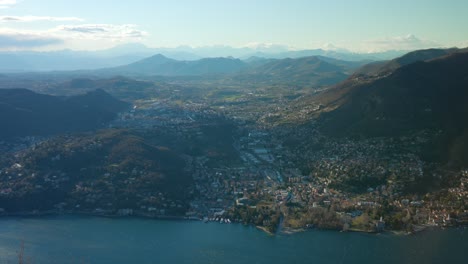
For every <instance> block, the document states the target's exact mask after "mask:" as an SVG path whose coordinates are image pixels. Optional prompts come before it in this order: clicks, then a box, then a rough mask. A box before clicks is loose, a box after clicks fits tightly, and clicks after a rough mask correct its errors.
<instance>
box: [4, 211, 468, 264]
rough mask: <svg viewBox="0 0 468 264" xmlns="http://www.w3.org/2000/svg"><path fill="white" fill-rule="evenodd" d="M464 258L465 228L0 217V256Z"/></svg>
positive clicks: (10, 259) (111, 259)
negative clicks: (306, 227)
mask: <svg viewBox="0 0 468 264" xmlns="http://www.w3.org/2000/svg"><path fill="white" fill-rule="evenodd" d="M21 241H24V244H25V255H26V256H27V257H29V258H31V260H32V263H268V264H272V263H468V262H467V261H468V229H463V228H458V229H448V230H433V231H427V232H423V233H420V234H417V235H411V236H395V235H390V234H381V235H369V234H360V233H340V232H332V231H308V232H304V233H298V234H294V235H277V236H271V235H268V234H266V233H264V232H262V231H259V230H257V229H256V228H254V227H249V226H243V225H240V224H218V223H207V224H205V223H203V222H189V221H161V220H150V219H137V218H127V219H108V218H98V217H79V216H58V217H41V218H0V263H17V262H15V260H16V252H17V251H18V250H19V248H20V243H21Z"/></svg>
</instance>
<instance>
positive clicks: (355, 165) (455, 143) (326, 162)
mask: <svg viewBox="0 0 468 264" xmlns="http://www.w3.org/2000/svg"><path fill="white" fill-rule="evenodd" d="M33 2H34V1H26V0H25V1H1V0H0V13H2V14H1V15H0V124H2V128H1V129H0V153H1V154H0V217H1V218H0V221H2V220H4V219H8V220H5V221H10V220H11V219H26V218H27V217H33V218H32V219H36V218H35V217H39V218H37V219H40V220H38V221H49V220H48V218H43V217H45V216H47V217H58V216H59V215H60V217H63V215H65V218H57V219H58V221H59V223H60V224H63V223H62V222H67V221H71V222H73V221H75V220H70V219H68V218H67V217H76V216H80V217H90V216H92V217H109V218H112V219H111V220H109V221H110V222H112V221H124V220H119V219H120V218H124V217H138V218H145V219H146V218H149V219H152V220H154V221H158V220H161V219H164V220H193V221H201V222H205V223H207V224H211V225H215V224H216V225H219V224H220V223H221V224H226V225H228V224H244V225H246V226H252V227H256V228H257V229H259V230H262V232H265V233H267V234H270V235H275V236H279V237H280V238H279V239H285V238H284V237H283V236H285V235H289V234H293V233H296V232H302V231H310V232H314V231H317V230H334V231H344V232H362V233H367V234H375V233H379V234H380V233H383V234H384V236H386V235H387V234H415V233H419V232H421V231H424V230H433V229H439V228H440V229H445V228H450V229H451V230H452V229H453V230H465V229H464V228H465V227H466V226H467V224H468V203H467V201H468V169H467V168H468V151H467V150H468V148H467V147H468V126H467V123H466V118H467V116H468V107H467V104H466V102H467V101H468V90H467V89H468V48H466V46H467V44H468V43H467V42H466V41H465V39H466V37H467V36H466V35H463V32H461V30H460V28H459V27H458V24H459V23H460V22H459V21H458V20H456V18H459V19H462V20H463V21H464V20H466V17H465V16H464V13H463V12H461V11H460V10H459V9H463V7H464V8H466V7H467V6H466V4H464V3H461V1H460V2H458V1H455V2H456V3H454V4H453V6H452V7H450V8H448V7H447V6H446V5H443V4H440V3H436V2H437V1H429V2H430V3H427V5H428V6H431V8H428V9H427V10H426V11H427V12H422V11H420V10H419V9H418V8H419V7H418V5H417V4H408V5H407V8H408V9H407V10H411V11H413V12H414V14H413V16H412V19H413V20H414V21H417V23H416V22H415V23H409V24H408V23H404V21H406V20H405V19H408V16H405V15H403V14H400V13H399V14H396V15H395V16H396V18H393V17H389V16H388V14H387V13H388V10H387V8H383V6H386V5H383V4H382V3H380V4H377V3H373V2H372V3H371V2H370V1H364V0H363V1H358V2H359V3H358V4H357V6H360V7H362V8H363V9H365V10H367V8H369V9H370V10H373V12H374V13H372V12H365V10H363V9H362V8H361V9H360V8H357V7H355V6H349V4H343V3H341V5H339V4H338V3H336V1H333V2H334V3H333V4H330V3H326V4H323V5H318V4H317V3H315V2H314V3H312V2H313V1H311V3H306V2H307V1H299V0H298V1H292V3H290V4H285V3H282V2H281V3H279V1H272V2H271V3H270V2H269V1H259V3H258V6H256V5H252V4H249V3H247V2H246V1H240V3H238V4H232V3H231V4H220V3H211V4H208V2H211V1H201V2H200V3H195V1H188V0H186V1H184V2H185V5H186V6H185V7H184V8H182V7H180V6H177V5H174V4H171V3H168V2H167V1H163V2H165V3H159V4H156V3H152V4H149V3H143V2H144V1H136V2H137V3H135V5H130V4H129V5H128V6H125V5H122V3H115V6H112V8H111V10H112V12H111V13H109V14H102V16H98V15H96V14H95V12H97V11H96V10H97V7H96V10H94V9H93V10H94V11H90V9H89V7H90V6H91V5H92V3H91V2H89V1H84V2H83V3H80V4H77V10H76V12H73V10H72V9H64V7H62V6H61V5H59V4H58V3H55V1H51V3H50V6H51V10H50V12H51V14H50V16H49V15H47V16H46V15H40V14H37V15H36V14H34V15H32V14H30V13H29V12H39V11H38V10H39V7H40V6H38V5H37V3H33ZM52 2H54V3H52ZM96 5H97V6H98V7H103V6H106V5H105V4H103V3H99V4H96ZM85 7H87V8H85ZM142 7H147V8H142ZM150 7H151V8H153V10H154V14H149V13H148V10H146V9H149V8H150ZM247 7H249V8H251V9H252V10H256V11H257V12H256V13H255V12H253V13H252V10H250V9H248V8H247ZM344 7H346V8H344ZM387 7H388V9H391V10H393V9H394V10H400V11H401V8H400V7H398V6H396V5H395V4H388V6H387ZM456 7H458V8H456ZM127 8H128V12H129V14H133V13H131V11H133V12H136V11H137V10H138V11H139V12H140V14H141V17H139V16H135V15H129V18H128V19H130V20H133V21H135V22H132V24H130V22H129V21H124V20H122V19H121V18H119V17H116V16H115V14H117V13H122V12H123V10H126V9H127ZM190 8H191V9H192V10H196V11H198V12H200V13H197V12H195V11H194V12H187V10H190ZM239 8H240V9H239ZM444 8H445V9H444ZM221 9H222V10H224V9H226V10H229V12H228V11H223V12H221V11H220V10H221ZM283 9H284V10H283ZM303 9H304V10H303ZM423 9H424V8H423ZM448 9H450V10H448ZM163 10H165V11H166V12H163ZM200 10H202V11H203V12H202V11H200ZM240 10H246V11H245V12H238V14H239V16H240V17H241V18H243V19H244V20H245V21H244V20H242V19H240V18H233V12H235V11H240ZM262 10H263V11H264V12H260V11H262ZM281 10H283V11H284V16H285V17H284V18H281V19H280V18H279V15H272V14H273V13H274V14H279V11H281ZM307 10H309V12H306V11H307ZM311 10H315V11H316V12H314V13H315V14H316V17H310V16H309V15H310V12H311ZM317 10H324V11H323V12H329V11H330V10H334V12H335V14H337V15H338V14H341V15H343V16H344V15H345V14H348V13H349V12H345V11H346V10H349V11H350V12H351V13H352V14H355V16H353V17H352V18H354V20H349V18H351V17H349V16H346V17H341V18H337V19H336V20H337V21H335V19H333V17H332V18H330V19H332V20H333V21H330V19H328V20H326V21H328V22H327V23H325V22H324V21H325V17H324V15H325V14H321V13H320V12H319V11H317ZM434 10H441V11H440V12H441V13H444V14H445V15H444V16H445V17H447V19H446V20H445V21H444V22H441V21H440V22H439V23H440V25H441V26H440V27H436V25H434V24H432V22H431V24H427V25H426V26H425V24H424V23H423V22H421V21H426V20H427V19H428V17H431V15H432V16H435V15H436V13H437V12H436V13H434V12H435V11H434ZM465 10H466V9H465ZM176 11H179V12H180V13H178V12H176ZM449 11H450V12H451V13H450V12H449ZM44 12H45V11H44ZM402 12H403V11H402ZM405 12H406V11H405ZM220 13H223V14H224V16H225V17H219V14H220ZM319 13H320V14H319ZM113 14H114V15H113ZM201 14H204V16H202V15H201ZM254 14H255V16H254ZM293 14H295V15H293ZM448 14H451V16H453V17H451V18H450V19H449V18H448V17H449V16H448ZM171 15H172V16H174V17H176V18H178V20H176V21H179V22H177V23H175V22H174V21H175V20H174V17H172V16H171ZM168 16H169V17H168ZM181 16H185V19H186V20H184V21H188V23H189V24H187V25H185V24H184V25H182V24H180V20H181V19H182V18H181ZM374 16H380V17H379V18H380V19H381V20H380V21H378V22H376V20H375V17H374ZM397 18H400V19H397ZM142 19H143V20H142ZM145 19H146V20H145ZM294 19H297V20H294ZM278 20H281V21H283V22H282V23H279V22H278ZM400 20H401V21H400ZM106 21H108V22H106ZM215 21H224V22H225V24H222V23H218V24H217V23H215ZM233 21H236V22H237V23H238V25H237V26H233V25H231V24H232V23H233ZM246 21H247V22H250V24H249V25H251V28H250V27H248V26H247V24H248V23H247V22H246ZM296 21H301V23H300V24H301V26H299V25H298V24H297V23H296ZM371 21H372V23H376V24H377V25H376V26H375V27H376V28H374V26H371V24H372V23H371ZM143 22H145V23H143ZM157 22H159V23H157ZM163 22H165V23H166V24H165V25H167V26H166V28H162V27H161V26H160V23H162V24H164V23H163ZM170 22H172V23H170ZM228 22H229V23H228ZM317 22H323V23H321V27H324V28H327V29H329V30H324V29H322V28H321V27H320V28H319V27H317V26H316V25H317ZM466 22H468V21H466ZM190 23H191V24H190ZM245 23H247V24H245ZM262 23H263V25H264V26H266V27H267V28H268V29H269V30H270V31H269V32H271V34H267V33H268V32H264V30H259V29H260V28H262V27H261V24H262ZM427 23H429V22H427ZM221 24H222V25H221ZM19 25H23V26H24V27H22V26H19ZM339 25H340V26H339ZM364 25H365V26H364ZM429 25H430V26H432V27H433V28H431V27H430V26H429ZM442 25H443V26H445V27H447V28H448V27H450V28H451V30H446V31H443V30H442V29H441V27H442ZM354 27H355V28H359V30H356V29H355V28H354ZM26 28H27V30H26ZM406 28H408V30H413V32H415V33H417V34H407V33H405V34H403V32H404V30H406ZM240 29H242V30H240ZM379 30H380V31H382V32H383V33H382V34H383V35H385V36H384V37H382V35H381V34H378V32H380V31H379ZM358 31H361V32H358ZM215 32H216V33H215ZM227 32H229V34H228V33H227ZM351 32H352V33H354V34H351ZM434 32H435V33H434ZM176 33H178V34H176ZM358 33H361V34H362V37H359V38H358V37H356V36H357V34H358ZM156 36H157V37H156ZM360 36H361V35H360ZM392 36H393V37H392ZM419 36H423V37H419ZM187 43H190V45H187ZM219 43H223V44H219ZM275 43H282V44H275ZM332 43H335V44H332ZM114 218H115V219H114ZM44 219H46V220H44ZM57 219H56V220H54V221H57ZM85 219H88V218H85ZM99 219H100V218H99ZM129 219H132V218H129ZM127 220H128V219H127ZM76 221H78V222H79V221H83V220H79V219H77V220H76ZM100 221H101V220H98V221H97V222H96V224H97V225H102V223H101V222H100ZM138 221H141V220H138ZM78 222H77V223H78ZM80 223H81V222H80ZM113 223H117V222H113ZM8 224H9V225H10V222H8ZM139 224H141V225H143V226H146V224H142V223H140V222H139ZM28 225H29V223H28ZM44 226H47V228H50V225H49V224H45V225H44ZM77 226H80V225H77ZM190 226H193V227H194V228H195V229H196V230H205V229H204V228H200V227H197V224H195V225H190ZM15 228H16V227H15ZM24 228H25V229H24V230H26V229H27V230H30V229H29V228H31V227H30V226H26V225H25V226H24ZM148 229H152V228H151V227H148ZM71 230H73V229H70V232H71ZM158 230H161V229H158ZM10 231H11V230H10ZM10 231H8V230H6V231H5V232H10ZM126 231H127V230H123V231H122V232H126ZM28 232H30V231H28ZM73 232H75V231H73ZM158 232H161V231H158ZM197 232H198V231H197ZM216 232H219V231H218V230H217V229H216ZM230 232H231V231H230ZM317 232H319V231H317ZM451 232H452V233H450V234H451V235H453V234H455V233H453V232H454V231H451ZM463 232H464V231H463ZM78 233H79V232H78ZM188 233H190V232H188ZM465 233H466V232H465ZM465 233H462V235H461V236H465ZM229 234H231V233H229ZM436 234H439V233H436ZM343 235H345V234H343ZM33 236H34V235H33ZM33 236H32V237H33ZM129 236H130V235H129ZM219 236H220V237H222V234H219ZM230 236H232V234H231V235H230ZM441 236H443V235H441ZM453 236H454V237H456V239H459V240H460V241H463V239H462V238H460V237H458V236H457V235H453ZM0 237H1V233H0ZM465 238H466V237H465ZM35 239H36V238H35ZM54 239H61V238H54ZM132 239H133V238H132ZM136 239H137V240H138V238H136ZM191 239H192V238H191ZM236 239H239V238H236ZM288 239H289V238H288ZM324 239H325V238H324ZM392 239H393V238H392ZM456 239H455V240H454V241H458V240H456ZM25 240H26V249H27V247H28V244H27V238H26V239H25ZM72 240H73V239H72ZM4 241H6V240H4ZM54 241H55V240H54ZM138 241H139V240H138ZM200 241H201V240H200ZM301 241H302V240H301ZM139 242H141V241H139ZM231 242H233V243H237V242H235V241H231ZM465 242H466V241H465ZM1 243H2V239H1V238H0V245H1ZM151 243H153V242H151ZM154 243H156V242H154ZM157 243H160V241H158V242H157ZM161 243H162V242H161ZM200 243H201V242H200ZM203 243H204V242H203ZM281 243H284V241H282V242H281ZM291 243H293V242H291ZM301 243H302V242H301ZM366 243H367V242H366ZM405 243H407V241H406V242H405ZM31 244H32V243H31ZM195 244H196V243H195ZM305 244H307V243H305ZM409 244H411V243H409ZM423 244H424V243H423ZM291 245H292V244H291ZM428 245H429V244H427V245H426V244H424V247H425V249H424V250H420V251H417V252H416V251H415V252H416V253H414V258H415V259H416V262H421V261H420V260H421V259H425V260H426V261H429V262H430V260H432V258H430V257H427V256H425V253H424V254H423V253H421V252H427V251H430V250H428V249H427V248H426V246H428ZM429 246H430V245H429ZM440 247H441V248H442V249H444V250H445V248H444V245H443V243H441V245H440ZM0 248H1V246H0ZM5 248H7V247H6V246H5ZM128 248H132V247H128ZM286 248H288V247H286ZM33 250H34V248H33ZM134 250H135V252H136V251H137V250H136V249H134ZM209 250H211V249H208V251H209ZM213 250H214V251H213V253H212V254H213V255H216V254H218V253H219V252H221V251H223V250H227V249H225V248H222V249H219V248H217V249H213ZM219 250H221V251H219ZM339 250H341V249H339ZM343 250H344V251H345V252H347V250H348V249H346V248H344V249H343ZM374 250H375V249H374ZM37 251H38V252H39V250H37ZM350 251H352V250H350ZM390 251H393V248H392V249H391V250H390ZM1 252H2V251H1V250H0V256H1ZM21 252H22V253H20V254H19V255H21V254H24V247H22V249H21ZM200 252H201V251H200ZM200 252H198V253H200ZM203 252H205V251H203ZM214 252H218V253H214ZM223 252H224V251H223ZM226 252H227V251H226ZM232 252H234V251H229V254H231V253H232ZM359 252H360V251H355V252H354V254H356V255H353V256H352V257H351V258H353V262H357V261H359V259H361V258H362V257H363V255H362V254H361V253H359ZM101 253H102V252H101ZM198 253H196V254H195V253H194V254H195V255H197V256H200V254H198ZM387 253H388V252H387ZM387 253H385V254H387ZM459 253H460V252H456V253H454V251H443V252H442V251H441V253H440V255H439V256H435V257H434V258H435V259H442V258H443V259H449V260H452V261H458V260H460V259H461V257H460V254H459ZM5 254H6V255H5V256H7V257H5V259H7V260H12V259H15V260H16V255H15V256H14V257H12V254H10V253H8V254H7V253H5ZM37 254H38V255H37V257H38V259H40V260H42V261H44V260H43V259H44V255H41V254H40V253H37ZM135 254H136V253H135ZM175 254H179V253H175ZM184 254H185V253H184ZM186 254H190V253H186ZM207 254H208V253H207ZM219 254H221V253H219ZM314 254H317V253H314ZM340 254H341V253H340ZM163 255H164V254H162V255H161V256H163ZM201 255H202V256H203V257H200V259H204V260H206V259H207V258H209V257H206V256H207V255H206V254H205V253H203V254H201ZM208 255H209V254H208ZM221 255H222V254H221ZM221 255H219V256H221ZM345 255H346V254H345ZM57 256H59V257H58V258H57V259H61V257H63V256H62V255H57ZM97 256H98V255H96V257H97ZM99 256H101V255H99ZM164 256H165V255H164ZM183 256H185V255H183ZM187 256H189V255H187ZM219 256H218V257H219ZM314 256H315V255H314ZM354 256H356V258H354ZM357 256H359V257H357ZM101 257H102V256H101ZM165 257H166V256H165ZM218 257H213V259H218V260H219V258H218ZM256 257H258V256H256ZM167 258H168V259H169V258H170V257H167ZM0 259H1V258H0ZM20 259H21V257H20ZM33 259H34V256H33ZM90 259H91V261H90V262H91V263H94V262H93V260H92V258H90ZM96 259H97V258H96ZM101 259H106V258H101ZM110 259H111V258H108V259H107V260H104V262H106V261H107V262H109V263H111V262H112V261H111V260H110ZM168 259H165V260H166V261H168ZM252 259H254V258H252ZM289 259H290V258H289ZM376 259H377V258H376V257H375V256H374V255H373V258H372V260H376ZM290 260H291V259H290ZM142 261H143V262H144V261H148V259H146V258H144V260H142ZM230 261H231V260H229V261H226V263H230ZM162 262H165V261H162Z"/></svg>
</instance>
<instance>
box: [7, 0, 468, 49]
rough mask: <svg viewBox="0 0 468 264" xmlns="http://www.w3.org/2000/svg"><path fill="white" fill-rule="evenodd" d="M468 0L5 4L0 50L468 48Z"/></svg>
mask: <svg viewBox="0 0 468 264" xmlns="http://www.w3.org/2000/svg"><path fill="white" fill-rule="evenodd" d="M467 14H468V1H466V0H450V1H449V0H411V1H408V0H392V1H389V0H387V1H384V0H353V1H350V0H320V1H319V0H132V1H126V0H121V1H120V0H119V1H117V0H79V1H77V0H0V50H58V49H74V50H98V49H105V48H110V47H113V46H116V45H119V44H123V43H135V42H137V43H142V44H145V45H147V46H149V47H177V46H192V47H202V46H213V45H226V46H232V47H253V48H256V47H269V46H272V45H280V46H285V47H288V48H289V49H314V48H324V49H347V50H351V51H355V52H380V51H386V50H414V49H422V48H430V47H454V46H457V47H466V46H468V30H467V29H466V25H468V15H467Z"/></svg>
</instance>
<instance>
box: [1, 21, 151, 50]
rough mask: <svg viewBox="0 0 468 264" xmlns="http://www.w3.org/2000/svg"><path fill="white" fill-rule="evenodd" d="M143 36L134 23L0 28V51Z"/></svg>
mask: <svg viewBox="0 0 468 264" xmlns="http://www.w3.org/2000/svg"><path fill="white" fill-rule="evenodd" d="M146 35H147V33H146V32H145V31H142V30H139V29H137V26H136V25H113V24H84V25H62V26H58V27H55V28H51V29H48V30H23V29H13V28H0V50H33V49H41V50H43V49H48V48H50V46H63V45H65V44H66V45H68V46H70V45H72V46H73V45H77V46H87V47H97V46H100V45H105V44H106V43H107V44H109V43H114V42H129V41H131V42H135V41H139V40H141V39H142V38H143V37H145V36H146Z"/></svg>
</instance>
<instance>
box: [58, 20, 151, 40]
mask: <svg viewBox="0 0 468 264" xmlns="http://www.w3.org/2000/svg"><path fill="white" fill-rule="evenodd" d="M52 31H54V32H57V33H59V34H66V35H67V36H68V37H71V38H78V39H109V40H113V41H124V40H127V39H141V38H143V37H145V36H147V35H148V33H147V32H146V31H142V30H139V29H137V26H136V25H132V24H124V25H113V24H83V25H62V26H58V27H57V28H55V29H54V30H52Z"/></svg>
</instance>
